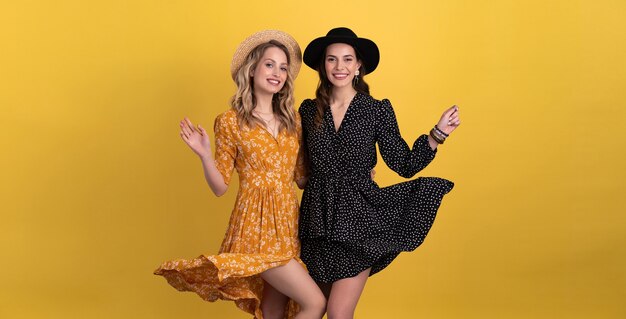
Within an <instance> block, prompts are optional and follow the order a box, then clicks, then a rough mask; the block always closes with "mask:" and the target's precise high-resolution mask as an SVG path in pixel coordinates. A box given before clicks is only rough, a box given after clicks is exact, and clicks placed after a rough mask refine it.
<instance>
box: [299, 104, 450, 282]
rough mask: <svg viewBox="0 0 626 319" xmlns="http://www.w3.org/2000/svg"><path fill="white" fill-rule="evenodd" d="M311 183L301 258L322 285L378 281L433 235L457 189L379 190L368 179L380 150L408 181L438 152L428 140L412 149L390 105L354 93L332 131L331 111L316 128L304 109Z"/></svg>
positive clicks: (403, 186) (421, 184) (435, 182)
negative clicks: (445, 201)
mask: <svg viewBox="0 0 626 319" xmlns="http://www.w3.org/2000/svg"><path fill="white" fill-rule="evenodd" d="M299 112H300V115H301V118H302V128H303V138H304V145H305V149H306V152H307V157H308V159H309V164H310V175H309V181H308V183H307V186H306V188H305V190H304V194H303V196H302V202H301V206H300V226H299V227H300V228H299V233H300V239H301V243H302V252H301V258H302V260H303V261H304V262H305V263H306V265H307V268H308V269H309V272H310V274H311V276H312V277H313V279H315V281H317V282H324V283H329V282H334V281H337V280H339V279H343V278H348V277H354V276H356V275H358V274H359V273H360V272H362V271H363V270H365V269H367V268H370V267H371V268H372V270H371V273H370V275H373V274H375V273H377V272H379V271H381V270H382V269H384V268H385V267H387V265H389V264H390V263H391V262H392V261H393V260H394V259H395V258H396V257H397V256H398V254H399V253H400V252H402V251H412V250H414V249H415V248H417V247H418V246H419V245H420V244H421V243H422V242H423V241H424V238H425V237H426V235H427V234H428V231H429V230H430V228H431V226H432V224H433V222H434V219H435V215H436V213H437V209H438V208H439V205H440V204H441V200H442V198H443V196H444V195H445V194H446V193H448V192H449V191H450V190H451V189H452V187H453V185H454V184H453V183H452V182H450V181H448V180H445V179H441V178H435V177H420V178H417V179H414V180H411V181H407V182H403V183H399V184H395V185H392V186H389V187H384V188H380V187H378V185H377V184H376V183H375V182H374V181H373V180H372V179H371V176H370V172H371V170H372V169H373V168H374V166H376V160H377V153H376V144H378V148H379V149H380V152H381V155H382V158H383V160H384V161H385V163H386V164H387V166H389V167H390V168H391V169H392V170H394V171H395V172H397V173H398V174H399V175H401V176H403V177H406V178H409V177H412V176H414V175H415V174H416V173H417V172H419V171H420V170H422V169H423V168H424V167H426V166H427V165H428V164H429V163H430V162H431V161H432V160H433V158H434V157H435V153H436V151H433V150H431V148H430V146H429V145H428V137H427V136H426V135H422V136H420V137H419V138H418V139H417V140H416V141H415V143H414V144H413V148H412V149H410V148H409V146H408V145H407V143H406V142H405V141H404V139H402V137H401V136H400V131H399V129H398V124H397V121H396V117H395V113H394V111H393V108H392V106H391V103H390V102H389V100H382V101H378V100H375V99H374V98H372V97H371V96H369V95H365V94H361V93H357V94H356V96H355V97H354V98H353V100H352V102H351V103H350V106H349V107H348V109H347V111H346V114H345V116H344V119H343V122H342V123H341V126H340V127H339V130H335V127H334V124H333V118H332V114H331V112H330V110H326V112H325V113H324V118H323V123H322V125H321V126H320V127H319V128H316V127H315V124H314V117H315V112H316V107H315V102H314V101H312V100H305V101H304V102H302V105H301V106H300V110H299Z"/></svg>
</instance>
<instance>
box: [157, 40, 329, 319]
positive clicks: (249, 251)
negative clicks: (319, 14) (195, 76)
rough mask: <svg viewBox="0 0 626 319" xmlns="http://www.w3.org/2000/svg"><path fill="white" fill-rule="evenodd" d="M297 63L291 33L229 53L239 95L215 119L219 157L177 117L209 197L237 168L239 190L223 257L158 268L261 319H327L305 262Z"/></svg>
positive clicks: (177, 282) (183, 285) (173, 280)
mask: <svg viewBox="0 0 626 319" xmlns="http://www.w3.org/2000/svg"><path fill="white" fill-rule="evenodd" d="M300 65H301V53H300V48H299V46H298V44H297V42H296V41H295V40H294V39H293V38H292V37H291V36H290V35H288V34H286V33H284V32H281V31H275V30H269V31H261V32H258V33H255V34H253V35H252V36H250V37H249V38H247V39H246V40H244V41H243V42H242V43H241V44H240V45H239V47H238V49H237V51H236V52H235V55H234V57H233V62H232V65H231V75H232V77H233V80H234V81H235V83H236V84H237V92H236V94H235V95H234V96H233V98H232V101H231V104H232V107H231V108H230V109H229V110H227V111H226V112H224V113H222V114H220V115H219V116H218V117H217V118H216V119H215V127H214V128H215V159H213V158H212V154H211V153H212V152H211V151H212V149H211V145H210V142H209V136H208V133H207V132H206V131H205V129H204V128H203V127H202V126H200V125H198V126H194V125H193V124H192V123H191V121H190V120H189V119H187V118H185V119H184V120H183V121H181V123H180V128H181V131H180V135H181V137H182V139H183V141H184V142H185V143H187V145H188V146H189V147H190V148H191V149H192V150H193V151H194V152H195V153H196V154H197V155H198V157H199V158H200V160H201V161H202V166H203V168H204V176H205V178H206V181H207V183H208V184H209V187H210V188H211V190H212V191H213V193H215V195H217V196H221V195H222V194H224V193H225V192H226V191H227V189H228V184H229V181H230V178H231V173H232V171H233V169H235V170H237V173H238V175H239V180H240V183H239V190H238V193H237V199H236V202H235V207H234V209H233V211H232V214H231V218H230V222H229V224H228V229H227V232H226V236H225V238H224V240H223V242H222V246H221V248H220V252H219V254H217V255H211V256H204V255H202V256H200V257H198V258H196V259H191V260H175V261H169V262H165V263H164V264H163V265H161V267H160V268H159V269H157V270H156V271H155V274H157V275H162V276H164V277H165V278H166V279H167V280H168V282H169V283H170V284H171V285H172V286H174V287H175V288H176V289H178V290H181V291H193V292H196V293H197V294H198V295H200V296H201V297H202V298H203V299H205V300H208V301H215V300H217V299H224V300H234V301H235V303H236V304H237V306H238V307H239V308H241V309H243V310H244V311H246V312H248V313H250V314H252V315H254V316H255V318H266V319H267V318H292V317H295V318H321V317H322V315H323V313H324V308H325V298H324V295H323V294H322V292H321V291H320V289H319V288H318V286H317V285H316V284H315V282H314V281H313V280H312V279H311V277H310V276H309V275H308V273H307V271H306V269H305V268H304V266H303V263H302V261H301V260H300V259H299V252H300V243H299V240H298V209H299V208H298V198H297V194H296V191H295V186H294V181H296V182H299V186H301V187H303V185H302V184H303V181H304V180H305V178H304V173H303V172H304V165H303V161H302V159H301V157H299V156H298V155H299V150H300V137H301V126H300V118H299V116H298V114H297V113H296V112H295V110H294V108H293V103H294V97H293V80H294V79H295V77H296V76H297V74H298V71H299V69H300ZM290 299H291V301H290Z"/></svg>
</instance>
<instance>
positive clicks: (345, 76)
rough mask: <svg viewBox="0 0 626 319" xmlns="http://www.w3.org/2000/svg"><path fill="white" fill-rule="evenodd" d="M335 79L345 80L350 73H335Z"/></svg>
mask: <svg viewBox="0 0 626 319" xmlns="http://www.w3.org/2000/svg"><path fill="white" fill-rule="evenodd" d="M333 77H334V78H335V79H337V80H344V79H346V78H347V77H348V73H333Z"/></svg>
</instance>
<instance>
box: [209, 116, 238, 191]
mask: <svg viewBox="0 0 626 319" xmlns="http://www.w3.org/2000/svg"><path fill="white" fill-rule="evenodd" d="M236 125H238V124H237V121H236V119H235V118H233V117H230V116H226V115H225V114H220V115H218V116H217V117H216V118H215V124H214V126H213V130H214V131H215V167H217V170H218V171H219V172H220V173H221V174H222V177H223V178H224V183H226V185H228V184H229V183H230V177H231V175H232V173H233V169H234V167H235V159H236V158H237V145H236V144H235V134H234V132H233V128H235V127H236Z"/></svg>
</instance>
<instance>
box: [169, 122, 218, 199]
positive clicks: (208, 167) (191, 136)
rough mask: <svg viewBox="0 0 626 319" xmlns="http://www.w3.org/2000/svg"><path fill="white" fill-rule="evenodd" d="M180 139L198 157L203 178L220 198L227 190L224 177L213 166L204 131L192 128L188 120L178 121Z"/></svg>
mask: <svg viewBox="0 0 626 319" xmlns="http://www.w3.org/2000/svg"><path fill="white" fill-rule="evenodd" d="M180 137H181V138H182V139H183V141H184V142H185V143H186V144H187V146H189V148H191V150H192V151H193V152H194V153H196V155H198V157H200V160H201V161H202V168H203V169H204V178H205V179H206V181H207V184H209V187H210V188H211V190H212V191H213V193H214V194H215V195H216V196H222V195H224V193H226V190H228V185H227V184H226V183H225V182H224V177H223V176H222V174H221V173H220V171H219V170H218V169H217V167H216V166H215V160H214V159H213V156H212V154H211V142H210V141H209V135H208V134H207V132H206V130H205V129H204V128H203V127H202V126H200V125H198V126H197V127H194V126H193V124H192V123H191V121H190V120H189V119H188V118H185V119H183V120H182V121H180Z"/></svg>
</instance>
